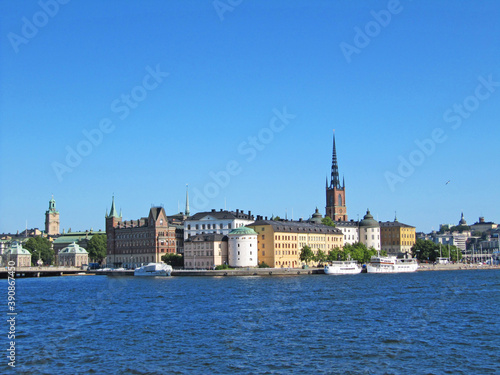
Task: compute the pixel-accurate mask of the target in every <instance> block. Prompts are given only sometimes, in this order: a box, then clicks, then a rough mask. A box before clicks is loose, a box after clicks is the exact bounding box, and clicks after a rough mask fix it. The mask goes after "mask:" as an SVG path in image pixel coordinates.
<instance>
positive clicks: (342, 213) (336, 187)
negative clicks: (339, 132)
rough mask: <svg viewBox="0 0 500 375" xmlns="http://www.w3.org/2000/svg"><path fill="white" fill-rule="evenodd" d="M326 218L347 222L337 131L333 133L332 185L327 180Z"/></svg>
mask: <svg viewBox="0 0 500 375" xmlns="http://www.w3.org/2000/svg"><path fill="white" fill-rule="evenodd" d="M325 210H326V214H325V215H326V216H329V217H330V218H331V219H332V220H333V221H347V207H346V201H345V179H342V185H341V184H340V177H339V166H338V163H337V150H336V147H335V131H334V132H333V153H332V170H331V176H330V184H328V178H327V180H326V207H325Z"/></svg>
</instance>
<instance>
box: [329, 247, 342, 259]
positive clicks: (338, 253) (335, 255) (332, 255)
mask: <svg viewBox="0 0 500 375" xmlns="http://www.w3.org/2000/svg"><path fill="white" fill-rule="evenodd" d="M344 256H345V254H344V251H343V250H341V249H340V248H338V247H335V248H333V249H331V250H330V251H329V252H328V257H327V258H326V259H327V260H329V261H330V262H336V261H339V260H343V259H342V258H343V257H344Z"/></svg>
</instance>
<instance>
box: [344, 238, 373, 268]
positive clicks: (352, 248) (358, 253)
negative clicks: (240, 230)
mask: <svg viewBox="0 0 500 375" xmlns="http://www.w3.org/2000/svg"><path fill="white" fill-rule="evenodd" d="M376 254H377V250H375V249H374V248H373V247H371V248H369V249H368V248H367V247H366V245H365V244H363V243H361V242H357V243H355V244H352V245H351V244H346V245H345V246H344V254H343V259H342V260H347V258H349V257H350V258H351V259H352V260H355V261H357V262H359V263H367V262H369V261H370V259H371V257H372V256H374V255H376Z"/></svg>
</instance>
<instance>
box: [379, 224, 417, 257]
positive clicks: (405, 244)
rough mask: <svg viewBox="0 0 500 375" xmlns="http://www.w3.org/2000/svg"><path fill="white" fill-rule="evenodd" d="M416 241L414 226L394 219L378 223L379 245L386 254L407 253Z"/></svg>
mask: <svg viewBox="0 0 500 375" xmlns="http://www.w3.org/2000/svg"><path fill="white" fill-rule="evenodd" d="M415 241H416V233H415V227H412V226H411V225H407V224H403V223H400V222H399V221H398V218H397V217H396V218H394V221H386V222H381V223H380V245H381V248H382V250H385V251H386V252H387V254H388V255H398V254H409V253H410V252H411V248H412V246H413V245H414V244H415Z"/></svg>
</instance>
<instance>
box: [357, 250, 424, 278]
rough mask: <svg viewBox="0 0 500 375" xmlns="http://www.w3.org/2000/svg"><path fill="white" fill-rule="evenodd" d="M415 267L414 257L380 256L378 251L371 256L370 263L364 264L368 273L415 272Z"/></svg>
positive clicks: (416, 265)
mask: <svg viewBox="0 0 500 375" xmlns="http://www.w3.org/2000/svg"><path fill="white" fill-rule="evenodd" d="M417 268H418V263H417V260H416V259H415V258H397V257H395V256H385V257H381V256H380V252H379V254H378V255H377V256H372V258H371V260H370V263H368V264H367V265H366V270H367V272H368V273H401V272H415V271H416V270H417Z"/></svg>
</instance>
